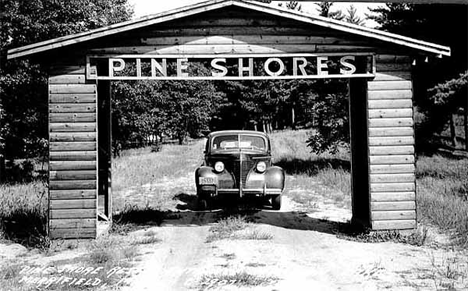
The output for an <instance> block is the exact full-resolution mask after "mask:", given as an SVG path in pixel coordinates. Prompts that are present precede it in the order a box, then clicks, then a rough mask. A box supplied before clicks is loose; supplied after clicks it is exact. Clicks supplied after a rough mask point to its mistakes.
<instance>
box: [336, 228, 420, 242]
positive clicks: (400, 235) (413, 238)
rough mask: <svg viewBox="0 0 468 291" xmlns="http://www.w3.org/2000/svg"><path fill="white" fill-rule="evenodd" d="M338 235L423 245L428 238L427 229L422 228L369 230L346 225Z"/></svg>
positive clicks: (361, 239)
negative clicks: (412, 229)
mask: <svg viewBox="0 0 468 291" xmlns="http://www.w3.org/2000/svg"><path fill="white" fill-rule="evenodd" d="M337 237H338V238H342V239H346V240H351V241H356V242H363V243H381V242H395V243H403V244H409V245H413V246H422V245H424V243H425V242H426V239H427V229H426V228H420V229H417V230H415V231H412V232H408V231H406V232H401V231H398V230H383V231H369V230H366V229H364V230H363V229H355V228H353V227H352V226H350V225H344V226H342V227H341V228H340V229H339V231H338V233H337Z"/></svg>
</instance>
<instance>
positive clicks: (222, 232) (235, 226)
mask: <svg viewBox="0 0 468 291" xmlns="http://www.w3.org/2000/svg"><path fill="white" fill-rule="evenodd" d="M247 226H248V222H247V221H246V218H245V217H244V216H231V217H228V218H223V219H221V220H220V221H218V222H217V223H216V224H215V225H213V226H212V227H210V232H211V233H210V234H209V235H208V237H207V238H206V242H213V241H217V240H222V239H226V238H231V237H232V236H233V235H234V233H235V232H237V231H240V230H243V229H245V228H247Z"/></svg>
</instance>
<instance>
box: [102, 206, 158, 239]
mask: <svg viewBox="0 0 468 291" xmlns="http://www.w3.org/2000/svg"><path fill="white" fill-rule="evenodd" d="M164 217H165V215H164V212H162V211H160V210H159V209H154V208H152V207H148V206H147V207H144V208H140V207H138V206H127V207H126V208H125V209H124V210H123V211H121V212H119V213H118V214H115V215H114V216H113V222H112V227H111V233H117V234H122V235H125V234H128V233H129V232H131V231H135V230H137V229H140V228H141V227H147V226H149V225H156V226H160V225H161V223H162V222H163V221H164Z"/></svg>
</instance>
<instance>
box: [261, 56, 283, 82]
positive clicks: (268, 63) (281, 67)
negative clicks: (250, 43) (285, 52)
mask: <svg viewBox="0 0 468 291" xmlns="http://www.w3.org/2000/svg"><path fill="white" fill-rule="evenodd" d="M272 62H276V63H277V64H278V66H279V69H278V71H276V72H272V71H271V70H270V64H271V63H272ZM265 72H266V73H267V74H268V75H270V76H273V77H276V76H279V75H281V74H282V73H283V72H284V63H283V61H282V60H281V59H279V58H271V59H268V60H266V62H265Z"/></svg>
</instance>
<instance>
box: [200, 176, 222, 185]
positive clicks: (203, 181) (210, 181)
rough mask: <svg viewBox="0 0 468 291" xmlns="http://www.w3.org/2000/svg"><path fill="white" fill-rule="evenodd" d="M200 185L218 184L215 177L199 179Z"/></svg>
mask: <svg viewBox="0 0 468 291" xmlns="http://www.w3.org/2000/svg"><path fill="white" fill-rule="evenodd" d="M199 179H200V180H199V181H200V185H216V184H217V182H218V178H217V177H200V178H199Z"/></svg>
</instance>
